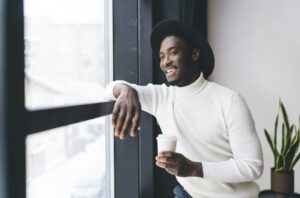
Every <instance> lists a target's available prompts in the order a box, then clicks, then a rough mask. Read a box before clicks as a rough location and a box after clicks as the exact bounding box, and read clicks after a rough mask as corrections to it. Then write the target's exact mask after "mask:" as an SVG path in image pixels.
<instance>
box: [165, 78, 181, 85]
mask: <svg viewBox="0 0 300 198" xmlns="http://www.w3.org/2000/svg"><path fill="white" fill-rule="evenodd" d="M179 82H180V79H175V80H170V81H168V85H171V86H175V85H177V84H178V83H179Z"/></svg>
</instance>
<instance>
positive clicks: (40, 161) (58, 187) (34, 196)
mask: <svg viewBox="0 0 300 198" xmlns="http://www.w3.org/2000/svg"><path fill="white" fill-rule="evenodd" d="M105 131H108V130H105V118H104V117H102V118H97V119H94V120H91V121H86V122H82V123H79V124H73V125H69V126H67V127H61V128H57V129H52V130H48V131H45V132H41V133H37V134H34V135H29V136H27V138H26V165H27V166H26V184H27V188H26V189H27V193H26V194H27V198H54V197H55V198H106V197H108V196H107V195H108V192H107V190H106V189H107V188H106V185H107V182H106V181H107V177H109V171H107V170H106V161H107V159H109V158H108V156H107V155H108V153H109V151H108V150H109V149H108V148H107V149H106V147H107V146H106V145H108V144H106V143H107V139H106V135H108V134H109V133H105ZM108 168H109V167H107V169H108Z"/></svg>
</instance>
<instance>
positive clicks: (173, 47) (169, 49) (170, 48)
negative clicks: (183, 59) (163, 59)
mask: <svg viewBox="0 0 300 198" xmlns="http://www.w3.org/2000/svg"><path fill="white" fill-rule="evenodd" d="M172 49H177V50H178V49H179V48H178V47H175V46H172V47H169V48H168V49H167V51H171V50H172ZM162 53H163V52H161V51H160V52H159V54H162Z"/></svg>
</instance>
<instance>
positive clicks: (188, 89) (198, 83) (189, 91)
mask: <svg viewBox="0 0 300 198" xmlns="http://www.w3.org/2000/svg"><path fill="white" fill-rule="evenodd" d="M206 84H207V81H206V80H205V78H204V76H203V74H202V73H201V74H200V76H199V78H198V79H197V80H195V81H194V82H193V83H191V84H189V85H187V86H184V87H178V86H172V87H173V91H175V97H188V96H191V95H194V94H195V93H196V92H200V91H202V90H203V89H204V87H205V85H206Z"/></svg>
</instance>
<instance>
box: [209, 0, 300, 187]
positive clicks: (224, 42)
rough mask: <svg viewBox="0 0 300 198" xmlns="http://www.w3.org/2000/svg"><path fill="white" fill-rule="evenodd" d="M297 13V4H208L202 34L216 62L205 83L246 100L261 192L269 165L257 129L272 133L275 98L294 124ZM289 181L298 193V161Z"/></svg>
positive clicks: (299, 82) (293, 0)
mask: <svg viewBox="0 0 300 198" xmlns="http://www.w3.org/2000/svg"><path fill="white" fill-rule="evenodd" d="M299 10H300V1H299V0H289V1H283V0H252V1H249V0H248V1H246V0H226V1H222V0H209V1H208V35H209V42H210V44H211V46H212V48H213V50H214V53H215V58H216V66H215V70H214V73H213V75H212V76H211V78H210V79H212V80H214V81H216V82H218V83H220V84H223V85H225V86H227V87H229V88H232V89H234V90H236V91H238V92H240V93H241V94H242V95H243V96H244V97H245V98H246V101H247V102H248V105H249V107H250V109H251V111H252V115H253V117H254V120H255V122H256V129H257V132H258V134H259V137H260V140H261V143H262V147H263V152H264V161H265V169H264V173H263V175H262V177H261V178H260V179H259V180H258V184H259V185H260V187H261V189H269V188H270V179H269V178H270V168H271V167H272V166H273V156H272V153H271V150H270V148H269V145H268V144H267V141H266V138H265V136H264V133H263V129H264V128H266V129H268V130H271V131H272V132H273V128H274V121H275V117H276V114H277V112H278V101H279V97H281V98H282V100H283V102H284V104H285V106H286V108H287V111H288V114H289V117H290V120H291V122H294V123H296V124H297V125H299V124H298V123H299V122H298V118H299V114H300V11H299ZM295 179H296V184H295V191H297V192H300V162H299V163H298V164H297V165H296V168H295Z"/></svg>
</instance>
